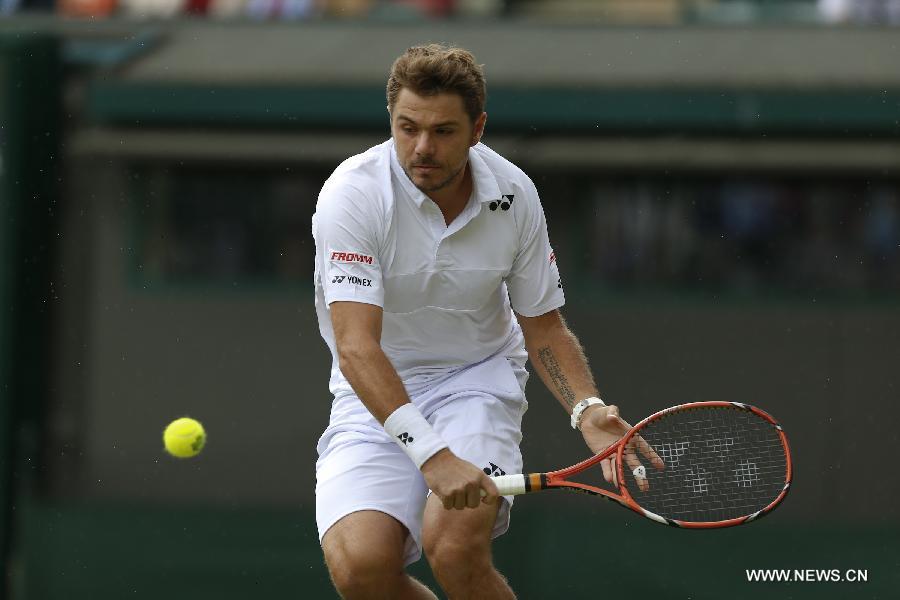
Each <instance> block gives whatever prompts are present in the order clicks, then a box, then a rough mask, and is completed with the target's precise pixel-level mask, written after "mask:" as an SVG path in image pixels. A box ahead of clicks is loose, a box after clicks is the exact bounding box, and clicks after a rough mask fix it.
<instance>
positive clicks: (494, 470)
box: [482, 463, 506, 477]
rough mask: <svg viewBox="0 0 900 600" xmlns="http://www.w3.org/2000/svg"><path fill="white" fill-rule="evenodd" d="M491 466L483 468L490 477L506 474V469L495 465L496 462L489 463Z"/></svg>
mask: <svg viewBox="0 0 900 600" xmlns="http://www.w3.org/2000/svg"><path fill="white" fill-rule="evenodd" d="M488 464H489V465H490V466H489V467H485V468H484V469H482V471H484V474H485V475H488V476H489V477H494V476H495V475H506V471H504V470H503V469H501V468H500V467H498V466H497V465H495V464H494V463H488Z"/></svg>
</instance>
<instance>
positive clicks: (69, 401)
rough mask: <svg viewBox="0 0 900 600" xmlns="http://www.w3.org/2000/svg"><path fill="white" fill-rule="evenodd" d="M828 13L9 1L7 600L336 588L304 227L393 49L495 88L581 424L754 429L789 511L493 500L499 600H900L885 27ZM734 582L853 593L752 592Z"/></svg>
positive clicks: (4, 384)
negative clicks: (611, 409) (434, 45)
mask: <svg viewBox="0 0 900 600" xmlns="http://www.w3.org/2000/svg"><path fill="white" fill-rule="evenodd" d="M301 4H302V3H301ZM826 4H829V6H825V5H826ZM832 5H834V6H836V5H837V4H836V3H820V4H815V3H810V2H799V3H784V2H734V1H724V0H723V1H722V2H714V1H704V2H686V1H683V2H662V1H645V2H640V3H623V2H614V1H612V0H608V1H597V2H571V1H559V2H487V1H485V2H471V1H470V2H462V1H461V2H457V3H454V2H444V3H440V2H434V3H414V2H407V3H391V2H355V3H354V2H343V3H341V2H335V3H321V2H319V3H311V4H309V6H310V8H309V12H308V13H304V14H303V15H302V18H300V17H299V16H295V17H296V18H288V17H286V16H284V15H282V16H281V18H276V17H278V15H275V16H274V17H273V15H268V16H266V17H265V18H259V17H258V15H257V17H252V15H249V13H247V14H243V16H241V15H238V16H234V15H232V16H230V17H229V18H224V17H222V16H221V15H219V16H215V15H213V14H212V13H210V14H209V15H206V16H204V14H203V11H200V10H199V9H197V10H194V9H191V8H190V7H188V8H187V9H185V8H184V7H183V6H182V7H181V9H179V10H180V11H181V12H179V14H180V15H181V16H176V17H175V18H167V19H162V18H161V17H162V16H164V15H162V14H161V13H158V12H157V13H152V11H151V12H150V13H148V14H149V15H150V16H151V17H152V18H149V19H145V18H140V17H146V16H147V15H146V14H137V13H134V12H128V10H131V9H128V10H126V9H127V8H128V6H127V5H126V4H122V5H121V6H120V7H119V9H116V10H118V11H119V12H115V13H114V14H113V16H111V17H107V16H105V13H103V9H102V7H98V6H99V5H98V6H95V7H94V8H93V9H91V10H93V11H94V12H95V13H96V14H95V15H94V16H95V18H86V19H75V18H71V15H72V14H80V13H77V11H76V12H75V13H73V12H72V11H73V10H75V9H72V8H71V6H69V7H68V8H63V7H57V8H56V9H54V10H57V11H58V12H62V13H64V14H66V15H69V16H68V17H67V16H57V15H54V14H53V13H52V12H49V9H48V8H47V7H41V6H39V5H36V4H35V5H29V4H25V5H23V6H19V7H17V8H16V7H14V8H9V9H8V10H7V8H6V7H8V5H6V4H4V5H3V7H5V8H4V13H3V14H4V15H5V16H4V17H3V18H0V308H2V311H0V467H2V471H0V505H2V508H3V515H4V516H3V520H2V522H0V543H2V553H3V559H4V562H5V566H6V569H5V572H6V577H5V580H4V584H5V587H4V589H3V591H4V594H5V597H9V598H14V599H28V600H51V599H52V600H56V599H70V598H78V599H80V598H86V599H87V598H90V599H98V600H102V599H120V598H151V597H154V598H158V597H165V598H168V599H173V600H174V599H180V598H219V599H230V598H235V599H236V598H247V597H279V598H282V597H283V598H288V597H297V598H330V597H334V593H333V591H332V590H331V587H330V584H329V582H328V575H327V572H326V570H325V568H324V566H323V563H322V558H321V554H320V551H319V547H318V542H317V536H316V531H315V522H314V499H313V488H314V484H315V476H314V470H313V464H314V461H315V443H316V439H317V436H318V435H319V433H320V432H321V431H322V430H323V429H324V427H325V425H326V424H327V418H328V411H329V407H330V396H329V394H328V389H327V379H328V370H329V366H330V356H329V355H328V351H327V348H326V347H325V345H324V343H323V342H322V341H321V339H320V337H319V334H318V330H317V326H316V322H315V315H314V311H313V298H312V292H313V286H312V280H311V276H312V267H313V263H312V255H313V246H312V237H311V233H310V217H311V214H312V211H313V210H314V206H315V200H316V195H317V193H318V190H319V188H320V186H321V184H322V182H323V181H324V179H325V178H326V177H327V176H328V174H329V173H330V172H331V170H332V169H334V167H335V166H336V165H337V164H338V163H339V162H340V161H341V160H343V159H344V158H346V157H348V156H350V155H352V154H355V153H358V152H361V151H363V150H365V149H366V148H368V147H369V146H371V145H373V144H375V143H378V142H380V141H382V140H383V139H385V138H386V137H387V136H388V135H389V131H388V127H387V125H388V122H387V114H386V112H385V110H384V104H385V100H384V91H383V90H384V83H385V80H386V76H387V72H388V69H389V66H390V63H391V61H392V60H393V58H394V57H395V56H396V55H397V54H399V53H400V52H402V51H403V49H405V48H406V47H407V46H410V45H413V44H416V43H422V42H429V41H444V42H451V43H456V44H459V45H462V46H464V47H467V48H469V49H471V50H472V51H473V52H474V53H475V54H476V56H477V58H478V59H479V62H482V63H484V64H485V71H486V74H487V78H488V93H489V97H488V106H487V111H488V114H489V117H488V126H487V133H486V135H485V138H484V141H485V143H487V144H488V145H489V146H491V147H493V148H495V149H496V150H498V151H499V152H501V153H502V154H504V155H505V156H507V157H508V158H510V159H511V160H513V161H514V162H516V163H517V164H519V165H520V166H522V167H523V168H524V169H525V170H526V172H527V173H528V174H529V175H530V176H531V177H532V179H534V181H535V183H536V184H537V187H538V190H539V192H540V193H541V196H542V199H543V203H544V208H545V212H546V214H547V218H548V223H549V228H550V235H551V240H552V242H553V245H554V248H555V250H556V254H557V256H558V258H559V264H560V270H561V273H562V277H563V281H564V283H565V289H566V295H567V305H566V307H565V309H564V314H565V315H566V317H567V319H568V320H569V322H570V324H571V326H572V328H573V330H574V331H575V332H576V333H577V334H578V335H579V336H580V337H581V339H582V342H583V344H584V346H585V348H586V350H587V353H588V355H589V357H590V359H591V362H592V365H593V368H594V370H595V373H596V376H597V380H598V383H599V385H600V389H601V393H602V394H603V396H604V398H606V399H607V400H608V401H610V400H611V401H613V402H615V403H617V404H618V405H619V406H620V407H621V409H622V412H623V414H624V415H625V416H626V418H628V419H629V420H632V421H635V420H638V419H640V418H642V417H643V416H646V415H647V414H650V413H651V412H653V411H655V410H658V409H661V408H664V407H667V406H670V405H673V404H677V403H681V402H689V401H697V400H734V401H741V402H749V403H752V404H756V405H759V406H761V407H763V408H765V409H766V410H768V411H769V412H771V413H772V414H774V415H775V416H776V418H778V419H779V420H780V421H781V422H782V424H783V425H784V427H785V429H786V431H787V433H788V435H789V438H790V441H791V443H792V448H793V452H794V461H795V469H796V474H795V484H794V487H793V489H792V491H791V493H790V495H789V496H788V498H787V500H786V501H785V503H784V504H783V506H781V507H780V508H779V509H778V510H777V511H775V512H774V513H773V514H772V515H771V516H769V517H767V518H765V519H763V520H762V521H760V522H758V523H755V524H753V525H751V526H747V527H739V528H734V529H730V530H723V531H707V532H696V531H680V530H674V529H671V528H666V527H661V526H659V525H657V524H654V523H651V522H650V521H647V520H644V519H640V518H639V517H637V516H636V515H634V514H632V513H630V512H627V511H623V510H621V509H620V508H617V507H616V506H615V505H613V504H610V503H606V502H599V501H596V500H593V499H591V498H588V497H584V496H581V495H568V494H558V495H554V494H547V495H538V496H535V497H528V498H521V499H519V500H518V501H517V502H516V508H515V510H514V513H513V524H512V528H511V530H510V532H509V533H508V534H507V535H506V536H504V537H503V538H501V539H500V540H498V542H497V544H496V547H495V554H496V562H497V563H498V565H499V566H500V568H501V570H502V571H503V572H504V573H505V574H506V575H507V576H508V578H509V579H510V582H511V583H512V585H513V587H514V589H516V590H517V592H518V593H519V595H520V597H521V598H526V599H527V598H553V597H559V596H563V595H565V596H566V597H569V598H597V597H601V596H603V595H610V596H612V595H615V596H624V595H626V594H628V595H630V596H631V597H638V598H643V597H651V596H652V597H656V598H693V599H706V598H709V599H713V598H735V599H736V598H757V597H763V596H766V597H771V598H896V597H897V591H896V590H897V586H898V584H900V514H898V510H897V508H896V506H897V502H896V498H897V496H898V493H900V479H898V477H897V476H896V474H895V469H894V468H893V456H894V455H895V454H896V450H897V447H898V441H900V440H898V434H897V430H896V428H895V427H894V422H895V421H896V420H897V417H898V416H900V409H898V407H897V401H898V395H900V394H898V378H897V371H898V366H900V311H898V306H900V303H898V300H900V71H898V70H897V68H896V65H897V56H898V51H897V40H898V32H897V30H895V29H892V23H891V18H892V17H890V14H892V13H890V11H887V9H886V10H885V12H883V13H877V14H875V13H872V14H869V13H864V12H859V11H856V9H858V8H859V6H862V5H861V4H860V5H859V6H857V5H855V4H853V3H852V2H851V3H846V4H845V7H847V6H849V7H850V8H848V9H847V10H846V11H845V12H844V13H841V14H838V13H836V12H834V11H835V9H834V6H832ZM147 6H148V7H149V6H150V5H147ZM191 6H193V4H192V5H191ZM246 6H247V7H249V6H250V5H249V4H247V5H246ZM854 7H856V8H854ZM145 8H146V7H145ZM79 10H87V9H79ZM147 10H148V11H149V10H150V9H149V8H147ZM154 10H161V9H158V7H157V9H154ZM184 10H188V11H189V12H191V14H192V15H193V16H191V17H186V16H185V15H184V14H183V13H184ZM204 10H205V9H204ZM210 10H211V9H210ZM247 10H249V8H248V9H247ZM829 11H830V12H829ZM854 11H856V12H854ZM138 12H140V11H138ZM88 13H89V14H93V13H91V11H90V10H88ZM151 13H152V14H151ZM248 15H249V16H248ZM836 15H837V16H836ZM872 15H875V16H872ZM878 15H883V17H878ZM100 17H104V18H100ZM876 17H878V18H876ZM879 18H880V19H881V20H880V21H879ZM836 19H843V21H842V22H839V23H836V22H834V21H835V20H836ZM529 402H530V408H529V411H528V413H527V414H526V417H525V425H524V426H525V441H524V443H523V452H524V455H525V464H526V469H528V470H548V469H553V468H558V467H560V466H563V465H566V464H569V463H571V462H574V461H575V460H578V459H581V458H583V457H584V456H585V448H584V446H583V444H582V442H581V441H580V440H579V439H578V436H573V434H572V432H571V429H569V427H568V425H567V419H566V418H565V415H564V413H563V412H562V411H561V410H560V409H559V408H558V406H557V405H556V403H555V401H554V400H552V398H551V397H550V396H549V394H548V393H547V392H546V391H545V390H544V389H543V388H542V385H541V384H540V382H539V381H537V380H536V379H533V380H532V382H531V383H530V384H529ZM183 415H190V416H193V417H195V418H198V419H200V420H202V421H203V422H204V424H205V425H206V427H207V430H208V432H209V436H210V437H209V443H208V445H207V448H206V450H205V451H204V453H203V454H202V455H201V456H200V457H198V458H197V459H194V460H189V461H177V460H174V459H171V458H169V457H167V456H165V455H164V454H163V452H162V449H161V445H162V443H161V432H162V429H163V427H164V426H165V425H166V424H167V423H168V422H169V421H170V420H172V419H174V418H176V417H179V416H183ZM759 568H777V569H819V570H828V569H838V570H840V571H841V572H842V573H843V572H844V571H846V570H848V569H861V570H865V571H866V573H867V577H868V580H867V581H865V582H858V583H849V582H841V583H834V582H793V583H771V582H770V583H759V582H757V583H750V582H748V581H747V577H746V573H745V570H747V569H759ZM413 570H414V572H415V573H416V574H417V575H419V576H421V577H422V578H423V579H424V580H426V581H428V582H431V583H433V580H432V579H431V577H430V574H429V573H428V569H427V565H426V564H425V561H424V560H423V561H421V562H420V563H419V564H417V565H416V566H415V567H414V568H413Z"/></svg>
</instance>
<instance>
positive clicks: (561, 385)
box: [537, 347, 575, 408]
mask: <svg viewBox="0 0 900 600" xmlns="http://www.w3.org/2000/svg"><path fill="white" fill-rule="evenodd" d="M537 354H538V358H540V360H541V364H542V365H544V368H545V369H546V370H547V374H548V375H549V376H550V380H551V381H553V385H555V386H556V390H557V391H558V392H559V395H560V396H561V397H562V399H563V400H564V401H565V402H566V404H568V405H569V407H570V408H571V407H573V406H575V392H573V391H572V388H570V387H569V381H568V380H567V379H566V377H565V375H563V372H562V369H561V368H560V366H559V363H558V362H557V361H556V357H555V356H553V351H551V350H550V348H549V347H547V348H541V349H540V350H538V353H537Z"/></svg>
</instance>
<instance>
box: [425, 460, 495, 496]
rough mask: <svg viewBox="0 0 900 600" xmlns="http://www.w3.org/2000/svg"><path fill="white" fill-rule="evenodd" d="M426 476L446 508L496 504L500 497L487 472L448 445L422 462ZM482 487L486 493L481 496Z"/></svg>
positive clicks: (432, 489) (430, 486)
mask: <svg viewBox="0 0 900 600" xmlns="http://www.w3.org/2000/svg"><path fill="white" fill-rule="evenodd" d="M422 475H424V476H425V482H426V483H427V484H428V487H429V488H431V491H432V492H433V493H435V494H437V497H438V498H440V499H441V502H443V503H444V508H446V509H448V510H449V509H451V508H455V509H457V510H462V509H464V508H466V507H468V508H477V507H478V504H479V503H481V502H484V503H485V504H493V503H495V502H496V501H497V498H498V497H499V492H498V491H497V486H496V485H494V482H493V481H492V480H491V478H490V477H488V476H487V475H485V473H484V471H482V470H481V469H479V468H478V467H476V466H475V465H473V464H472V463H470V462H467V461H464V460H462V459H461V458H459V457H457V456H456V455H455V454H453V453H452V452H450V450H449V449H447V448H444V449H443V450H441V451H440V452H438V453H437V454H435V455H434V456H432V457H431V458H429V459H428V460H426V461H425V463H424V464H423V465H422ZM481 490H484V491H485V496H484V497H482V496H481Z"/></svg>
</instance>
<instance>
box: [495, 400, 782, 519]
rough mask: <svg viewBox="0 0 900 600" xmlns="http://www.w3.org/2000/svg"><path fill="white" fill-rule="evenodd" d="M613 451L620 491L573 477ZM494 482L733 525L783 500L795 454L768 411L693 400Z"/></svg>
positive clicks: (508, 490) (513, 491) (503, 490)
mask: <svg viewBox="0 0 900 600" xmlns="http://www.w3.org/2000/svg"><path fill="white" fill-rule="evenodd" d="M612 456H615V459H616V460H615V468H616V469H617V471H618V473H617V474H618V490H617V492H618V493H616V492H613V491H610V490H608V489H603V488H600V487H597V486H595V485H591V484H589V483H581V482H577V481H573V480H572V479H571V477H573V476H575V475H580V474H583V473H584V472H585V471H587V470H588V469H590V468H591V467H593V466H595V465H597V464H598V463H600V461H602V460H605V459H608V458H611V457H612ZM657 456H658V457H659V459H661V462H660V460H659V459H657V458H656V457H657ZM651 458H652V460H651ZM641 459H643V461H644V462H647V463H649V465H650V466H647V467H645V466H644V465H643V464H640V461H641ZM626 465H627V467H628V470H629V471H630V472H628V473H627V476H626ZM632 467H633V468H632ZM601 478H602V477H601ZM642 480H643V481H642ZM494 483H496V485H497V488H498V489H499V491H500V494H501V495H503V496H507V495H517V494H528V493H532V492H538V491H542V490H550V489H561V490H571V491H576V492H584V493H587V494H592V495H598V496H604V497H606V498H608V499H610V500H615V501H616V502H618V503H619V504H621V505H622V506H625V507H627V508H630V509H631V510H633V511H635V512H636V513H638V514H640V515H643V516H645V517H647V518H648V519H651V520H653V521H656V522H658V523H664V524H668V525H672V526H674V527H688V528H713V527H730V526H733V525H742V524H744V523H749V522H750V521H754V520H756V519H759V518H760V517H762V516H764V515H766V514H767V513H768V512H769V511H771V510H772V509H773V508H775V507H776V506H778V504H779V503H781V501H782V500H784V498H785V496H786V495H787V493H788V489H789V488H790V486H791V454H790V449H789V448H788V441H787V436H785V434H784V430H783V429H782V427H781V425H779V424H778V422H777V421H775V419H773V418H772V417H771V416H770V415H769V414H767V413H766V412H764V411H762V410H760V409H758V408H756V407H754V406H750V405H748V404H741V403H739V402H694V403H690V404H681V405H679V406H673V407H672V408H667V409H665V410H661V411H659V412H657V413H655V414H653V415H650V416H649V417H647V418H646V419H644V420H643V421H641V422H640V423H638V424H637V425H635V426H634V427H632V428H631V429H630V430H628V432H627V433H626V434H625V435H624V436H623V437H622V439H621V440H619V441H618V442H617V443H616V444H613V445H612V446H610V447H609V448H607V449H606V450H604V451H603V452H601V453H599V454H597V455H595V456H592V457H591V458H589V459H587V460H585V461H582V462H580V463H578V464H576V465H572V466H571V467H568V468H565V469H560V470H558V471H551V472H549V473H529V474H518V475H500V476H498V477H494ZM604 483H605V482H604Z"/></svg>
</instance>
